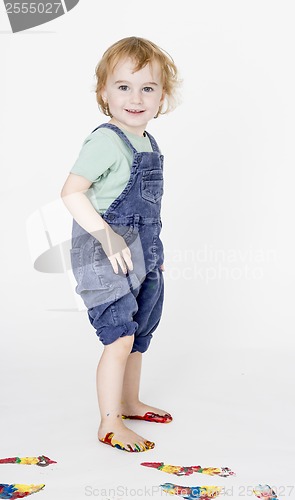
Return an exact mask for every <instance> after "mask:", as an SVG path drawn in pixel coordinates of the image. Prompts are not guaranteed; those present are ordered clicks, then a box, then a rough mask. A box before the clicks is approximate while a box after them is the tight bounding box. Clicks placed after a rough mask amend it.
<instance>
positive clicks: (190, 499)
mask: <svg viewBox="0 0 295 500" xmlns="http://www.w3.org/2000/svg"><path fill="white" fill-rule="evenodd" d="M161 488H163V490H164V491H165V492H166V493H170V494H171V495H178V496H181V497H183V498H185V499H186V500H195V499H197V498H199V499H201V500H210V499H211V498H215V497H217V496H218V495H219V494H220V493H221V491H222V486H192V487H188V486H179V485H177V484H172V483H165V484H161Z"/></svg>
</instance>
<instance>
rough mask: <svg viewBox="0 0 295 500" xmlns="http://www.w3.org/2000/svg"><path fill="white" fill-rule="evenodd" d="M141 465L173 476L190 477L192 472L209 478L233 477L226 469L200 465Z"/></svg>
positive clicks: (157, 463)
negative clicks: (206, 475)
mask: <svg viewBox="0 0 295 500" xmlns="http://www.w3.org/2000/svg"><path fill="white" fill-rule="evenodd" d="M141 465H144V466H145V467H152V468H153V469H157V470H162V471H163V472H168V474H175V475H176V476H190V475H191V474H193V473H194V472H199V473H200V474H208V475H209V476H220V477H228V476H235V473H234V472H233V471H232V470H230V469H229V468H228V467H221V468H219V467H218V468H216V467H206V468H203V467H201V466H200V465H189V466H181V465H167V464H164V462H142V463H141Z"/></svg>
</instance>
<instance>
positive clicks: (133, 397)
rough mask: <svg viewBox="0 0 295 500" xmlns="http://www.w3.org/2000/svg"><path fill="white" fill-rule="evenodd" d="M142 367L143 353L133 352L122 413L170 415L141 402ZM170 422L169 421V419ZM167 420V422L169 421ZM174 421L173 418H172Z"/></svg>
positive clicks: (128, 364)
mask: <svg viewBox="0 0 295 500" xmlns="http://www.w3.org/2000/svg"><path fill="white" fill-rule="evenodd" d="M141 365H142V353H141V352H133V353H131V354H129V356H128V359H127V363H126V368H125V375H124V382H123V390H122V407H121V412H122V414H123V415H129V416H131V415H139V416H143V415H145V413H147V412H151V413H156V414H157V415H160V416H164V415H169V413H168V412H166V411H164V410H160V409H159V408H155V407H154V406H149V405H146V404H144V403H142V402H141V401H140V400H139V384H140V374H141ZM168 420H169V419H168ZM168 420H167V421H168ZM171 420H172V418H171Z"/></svg>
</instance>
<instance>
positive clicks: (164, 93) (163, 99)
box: [160, 90, 166, 106]
mask: <svg viewBox="0 0 295 500" xmlns="http://www.w3.org/2000/svg"><path fill="white" fill-rule="evenodd" d="M165 97H166V92H165V90H163V92H162V96H161V100H160V106H162V104H163V103H164V101H165Z"/></svg>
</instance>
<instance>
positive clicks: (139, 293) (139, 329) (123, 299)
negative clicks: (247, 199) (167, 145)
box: [71, 123, 164, 352]
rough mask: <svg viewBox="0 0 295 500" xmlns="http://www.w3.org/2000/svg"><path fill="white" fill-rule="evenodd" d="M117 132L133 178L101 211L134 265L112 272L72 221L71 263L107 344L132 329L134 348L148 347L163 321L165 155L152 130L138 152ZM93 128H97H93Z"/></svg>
mask: <svg viewBox="0 0 295 500" xmlns="http://www.w3.org/2000/svg"><path fill="white" fill-rule="evenodd" d="M100 127H107V128H110V129H112V130H113V131H114V132H116V133H117V134H118V135H119V137H120V138H121V139H122V140H123V141H124V142H125V144H126V145H127V146H128V147H129V148H131V150H132V152H133V163H132V167H131V173H130V178H129V181H128V183H127V185H126V186H125V188H124V190H123V191H122V193H121V194H120V195H119V196H118V197H117V198H116V199H115V200H114V201H113V202H112V203H111V205H110V206H109V207H108V209H107V210H106V211H105V212H104V214H102V217H103V219H104V220H105V221H106V222H107V223H108V224H109V225H110V226H111V227H112V229H113V230H114V231H115V232H116V233H118V234H120V235H121V236H123V238H124V240H125V241H126V244H127V246H128V247H129V249H130V251H131V259H132V263H133V270H132V271H130V270H128V272H127V274H124V273H123V272H122V271H121V269H120V267H119V273H118V274H116V273H115V272H114V271H113V268H112V266H111V263H110V261H109V259H108V258H107V256H106V254H105V252H104V251H103V249H102V246H101V244H100V243H99V241H98V240H97V239H96V238H94V237H93V236H92V235H91V234H89V233H87V232H86V231H85V230H84V229H83V228H82V227H81V226H79V224H77V222H76V221H75V220H74V221H73V232H72V249H71V262H72V269H73V273H74V275H75V278H76V281H77V287H76V292H77V293H78V294H80V295H81V297H82V299H83V301H84V303H85V305H86V307H87V308H88V316H89V319H90V322H91V324H92V325H93V327H94V328H95V329H96V333H97V335H98V337H99V339H100V340H101V342H102V343H103V344H104V345H108V344H111V343H112V342H114V341H115V340H117V339H118V338H119V337H123V336H125V335H133V334H134V343H133V347H132V351H131V352H135V351H139V352H145V351H146V350H147V348H148V346H149V343H150V341H151V338H152V333H153V331H154V330H155V329H156V327H157V326H158V324H159V321H160V318H161V313H162V306H163V299H164V282H163V275H162V270H161V269H160V266H161V264H163V258H164V257H163V245H162V242H161V240H160V232H161V227H162V224H161V218H160V210H161V198H162V195H163V156H162V155H161V154H160V151H159V148H158V145H157V143H156V141H155V139H154V138H153V137H152V136H151V135H150V134H148V137H149V139H150V142H151V145H152V148H153V151H152V152H140V153H139V152H137V151H136V149H135V148H134V147H133V145H132V144H131V142H130V141H129V139H128V138H127V137H126V135H125V134H124V133H123V132H122V130H120V129H119V128H118V127H116V126H115V125H112V124H110V123H104V124H102V125H100V126H99V127H97V128H96V129H95V130H97V129H98V128H100ZM95 130H93V132H94V131H95Z"/></svg>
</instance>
